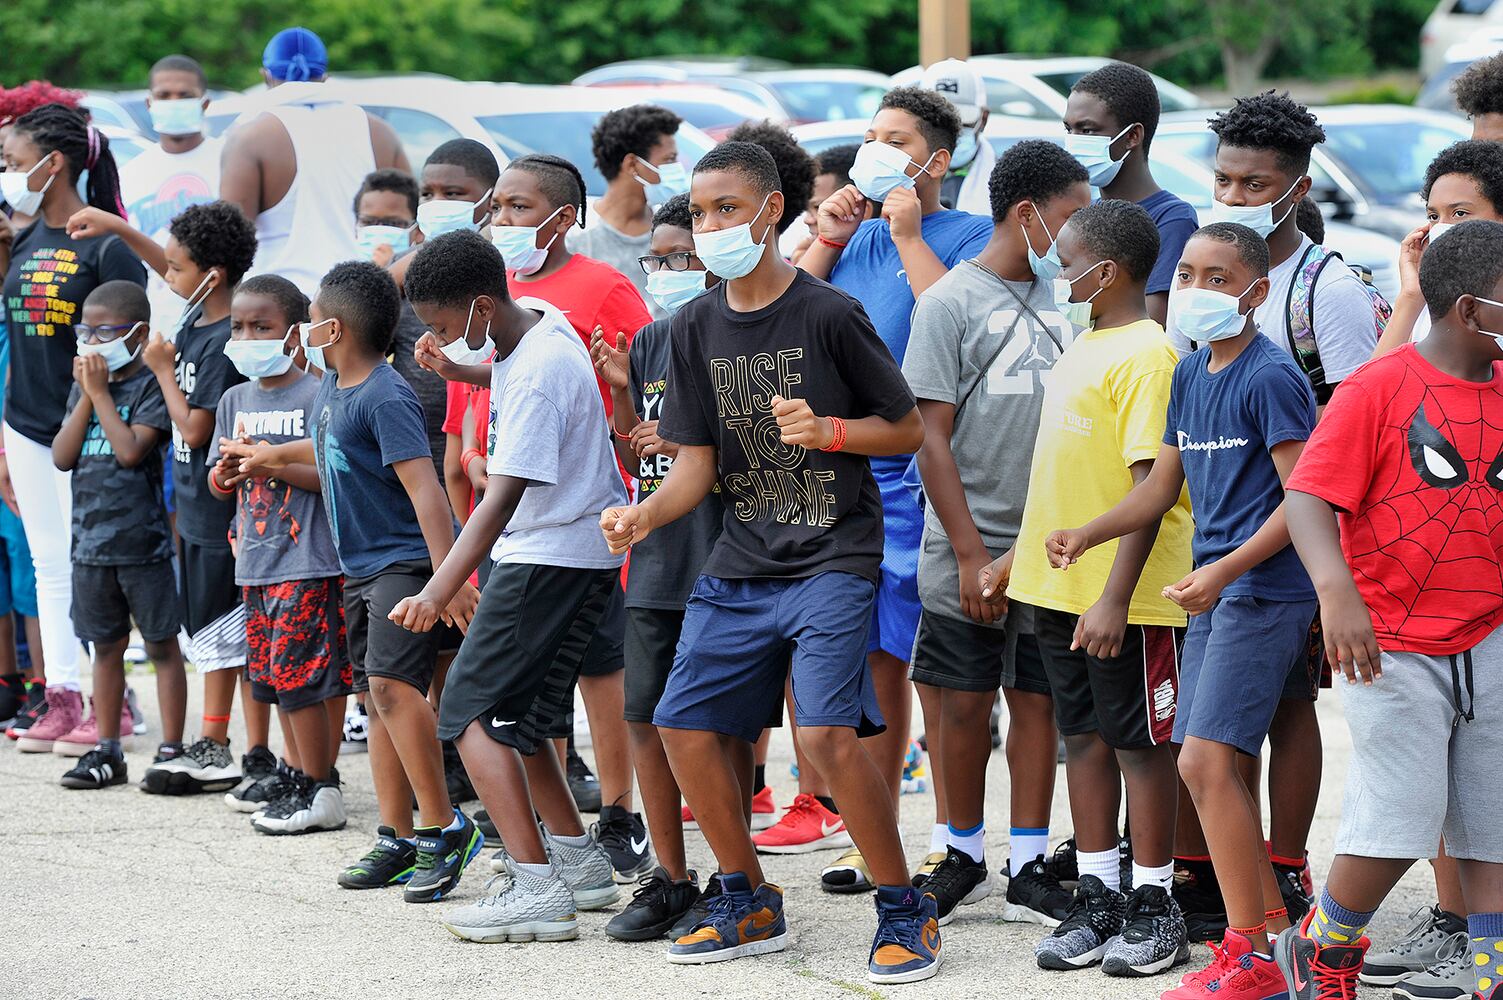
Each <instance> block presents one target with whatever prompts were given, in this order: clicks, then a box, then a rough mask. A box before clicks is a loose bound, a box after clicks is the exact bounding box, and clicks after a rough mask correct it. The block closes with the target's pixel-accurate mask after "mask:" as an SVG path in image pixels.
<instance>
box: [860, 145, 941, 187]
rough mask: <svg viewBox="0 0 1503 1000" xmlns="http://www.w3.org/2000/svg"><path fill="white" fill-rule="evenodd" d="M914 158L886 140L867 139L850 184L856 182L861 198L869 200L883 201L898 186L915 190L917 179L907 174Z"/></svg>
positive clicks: (932, 159) (926, 166) (929, 160)
mask: <svg viewBox="0 0 1503 1000" xmlns="http://www.w3.org/2000/svg"><path fill="white" fill-rule="evenodd" d="M933 162H934V157H933V156H930V157H929V159H928V160H927V161H925V163H924V165H923V166H922V167H920V168H919V169H920V170H921V171H922V170H927V169H928V167H929V164H930V163H933ZM910 165H914V161H913V158H912V157H910V156H909V155H908V154H907V153H905V152H903V151H902V150H901V149H898V148H897V147H896V146H889V145H888V144H887V143H885V142H876V141H873V142H866V143H862V144H861V148H860V149H858V150H856V162H855V163H853V164H851V175H850V176H851V183H852V184H854V185H856V190H858V191H860V192H861V194H862V197H864V198H867V199H868V200H870V201H884V200H886V198H887V196H888V195H890V194H892V192H894V191H896V190H897V189H898V188H908V189H909V190H912V189H913V186H914V185H915V184H916V183H918V179H917V178H915V177H910V176H908V167H909V166H910Z"/></svg>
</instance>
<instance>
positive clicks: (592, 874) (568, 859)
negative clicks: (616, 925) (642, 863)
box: [512, 829, 621, 910]
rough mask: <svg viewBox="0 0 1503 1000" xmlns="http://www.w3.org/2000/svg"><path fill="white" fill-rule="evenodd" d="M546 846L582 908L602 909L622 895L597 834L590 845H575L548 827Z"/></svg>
mask: <svg viewBox="0 0 1503 1000" xmlns="http://www.w3.org/2000/svg"><path fill="white" fill-rule="evenodd" d="M543 847H544V849H546V850H547V852H548V858H549V860H551V861H552V862H553V866H554V868H555V869H556V870H557V871H558V874H559V877H560V878H562V879H563V880H564V884H565V885H567V886H568V887H569V890H570V891H571V892H573V893H574V901H575V903H577V904H578V906H579V908H580V909H581V910H602V909H604V908H605V907H607V906H610V905H611V904H612V903H614V902H615V901H616V899H617V897H619V896H620V895H621V890H620V889H618V888H617V887H616V873H615V870H614V869H613V868H612V867H611V858H610V855H608V854H606V853H605V848H603V847H601V846H600V845H599V844H598V843H596V841H595V838H594V837H590V842H589V844H588V845H587V846H584V847H575V846H573V845H571V844H565V843H561V842H560V841H559V840H558V838H556V837H555V836H554V835H553V834H551V833H549V832H548V831H547V830H546V829H545V830H544V831H543ZM512 867H513V868H515V866H512Z"/></svg>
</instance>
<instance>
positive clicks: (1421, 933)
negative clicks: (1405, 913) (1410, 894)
mask: <svg viewBox="0 0 1503 1000" xmlns="http://www.w3.org/2000/svg"><path fill="white" fill-rule="evenodd" d="M1421 914H1424V916H1421ZM1409 919H1411V920H1413V921H1415V924H1414V926H1412V927H1410V928H1409V929H1408V930H1407V931H1405V932H1404V934H1403V936H1402V937H1400V938H1399V939H1398V940H1397V941H1395V942H1394V943H1393V950H1394V951H1402V950H1403V949H1404V948H1405V947H1406V946H1408V945H1418V944H1419V943H1420V942H1422V941H1424V940H1426V939H1428V938H1429V937H1430V935H1432V934H1434V933H1437V932H1438V931H1439V928H1440V908H1439V907H1429V906H1419V907H1415V909H1414V910H1412V911H1411V912H1410V914H1409Z"/></svg>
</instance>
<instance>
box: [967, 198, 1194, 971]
mask: <svg viewBox="0 0 1503 1000" xmlns="http://www.w3.org/2000/svg"><path fill="white" fill-rule="evenodd" d="M1158 246H1159V239H1158V230H1157V229H1156V228H1155V227H1154V224H1153V220H1152V219H1151V218H1150V217H1149V215H1148V213H1147V212H1145V211H1144V210H1143V209H1142V208H1139V207H1138V206H1137V205H1135V204H1133V203H1131V202H1126V201H1118V200H1105V201H1099V202H1097V203H1096V204H1094V205H1091V206H1089V207H1088V208H1084V209H1081V210H1080V211H1079V212H1077V213H1076V214H1075V215H1074V216H1072V217H1071V219H1070V221H1069V222H1068V223H1067V224H1066V225H1065V227H1064V228H1063V229H1062V230H1061V231H1060V234H1059V240H1058V244H1057V247H1058V259H1059V264H1060V268H1061V274H1060V277H1058V278H1057V279H1055V288H1056V301H1057V302H1058V303H1059V304H1060V307H1061V311H1062V312H1064V313H1065V314H1066V316H1067V317H1068V318H1069V319H1070V320H1071V321H1072V322H1073V323H1075V324H1076V325H1077V328H1078V329H1081V330H1082V332H1080V333H1078V335H1077V336H1076V338H1075V340H1074V341H1073V342H1072V343H1071V344H1070V346H1069V347H1067V348H1066V349H1065V352H1064V354H1062V355H1061V356H1060V359H1059V360H1058V361H1057V362H1055V365H1054V369H1053V371H1052V372H1051V373H1050V375H1049V378H1048V380H1047V382H1046V383H1045V388H1044V410H1043V418H1042V421H1041V423H1040V425H1039V433H1038V441H1037V444H1036V445H1035V447H1034V452H1033V469H1032V473H1031V478H1030V481H1029V489H1028V499H1027V502H1026V503H1025V504H1024V507H1023V522H1022V528H1021V530H1020V531H1019V532H1018V544H1017V548H1016V549H1015V550H1014V552H1015V559H1014V562H1013V564H1012V566H1011V580H1010V581H1008V580H1007V579H1006V576H1007V573H1006V570H1007V567H1006V566H1004V565H1002V564H1001V563H1002V560H999V561H998V562H997V563H993V564H992V565H991V566H989V567H987V569H986V570H983V580H982V589H983V593H984V594H986V595H987V596H988V597H989V598H990V599H992V600H1000V599H1001V591H1002V590H1003V587H1004V586H1005V587H1006V597H1007V599H1010V600H1015V601H1021V602H1024V603H1027V604H1031V605H1034V606H1035V607H1036V608H1037V609H1038V612H1037V622H1036V631H1037V635H1038V643H1039V650H1040V653H1041V654H1042V656H1043V660H1044V668H1045V673H1046V674H1047V676H1048V678H1049V686H1050V689H1051V691H1052V693H1053V696H1054V711H1055V717H1056V719H1057V720H1058V722H1059V731H1060V733H1061V734H1062V735H1063V736H1064V739H1065V755H1066V756H1065V773H1066V777H1067V778H1068V780H1069V783H1070V806H1071V814H1072V818H1073V820H1074V823H1075V840H1076V845H1077V847H1078V851H1079V866H1080V883H1079V886H1078V887H1077V889H1076V892H1075V898H1074V900H1073V901H1072V904H1071V908H1070V912H1069V915H1068V916H1067V917H1066V918H1065V920H1064V922H1063V923H1061V924H1060V925H1059V927H1058V928H1056V929H1055V931H1054V932H1053V933H1052V934H1050V936H1049V937H1046V938H1044V939H1043V940H1042V941H1040V942H1039V944H1038V945H1037V946H1036V947H1035V949H1034V954H1035V957H1036V958H1037V959H1038V963H1039V966H1040V967H1041V968H1045V969H1078V968H1083V967H1085V966H1088V965H1094V964H1096V963H1097V962H1100V963H1102V968H1103V971H1105V972H1106V973H1107V974H1108V975H1120V976H1141V975H1152V974H1155V973H1159V972H1164V971H1166V970H1168V969H1170V968H1172V967H1173V966H1175V965H1178V964H1180V963H1182V962H1185V961H1188V960H1189V956H1190V949H1189V945H1188V943H1187V940H1186V935H1185V923H1184V919H1183V917H1182V916H1181V915H1180V912H1179V908H1178V906H1176V904H1175V903H1174V900H1173V898H1172V897H1171V896H1170V892H1169V890H1170V885H1171V881H1172V878H1173V872H1174V866H1173V860H1172V850H1173V846H1174V819H1175V807H1176V800H1177V795H1178V786H1177V784H1176V778H1175V768H1174V757H1173V755H1172V752H1171V750H1170V743H1169V738H1170V735H1171V732H1172V730H1173V726H1174V709H1175V701H1176V698H1177V696H1178V685H1179V670H1178V662H1177V661H1178V649H1179V642H1180V638H1181V632H1182V630H1183V628H1184V625H1185V613H1184V612H1183V611H1182V610H1180V608H1179V607H1178V606H1176V605H1175V604H1173V603H1172V602H1171V601H1169V600H1168V599H1167V598H1165V597H1164V596H1162V592H1163V590H1164V588H1165V587H1168V586H1170V585H1171V584H1174V583H1177V582H1178V581H1180V580H1181V579H1183V578H1184V576H1185V574H1186V573H1188V572H1189V571H1190V535H1191V523H1190V505H1189V499H1188V496H1187V495H1186V494H1185V493H1184V492H1183V491H1181V495H1180V499H1179V502H1178V503H1177V504H1176V505H1175V506H1174V508H1173V509H1172V510H1170V512H1169V514H1168V515H1167V516H1166V517H1165V518H1164V520H1163V523H1162V525H1161V526H1159V527H1158V528H1157V529H1155V528H1148V529H1145V530H1143V531H1139V532H1134V533H1133V534H1130V535H1126V536H1124V537H1123V538H1122V539H1121V540H1120V541H1119V542H1116V543H1111V544H1107V545H1103V546H1101V547H1100V548H1097V549H1093V550H1091V551H1090V552H1089V553H1087V554H1085V556H1083V557H1082V558H1081V560H1080V561H1079V562H1078V563H1075V564H1073V565H1071V567H1070V569H1069V571H1068V572H1065V573H1061V572H1059V571H1058V570H1054V569H1051V568H1050V565H1049V560H1048V557H1047V555H1046V553H1045V549H1044V538H1045V536H1046V535H1047V534H1048V532H1049V530H1050V529H1051V527H1052V526H1053V525H1055V524H1061V523H1070V524H1074V523H1085V521H1088V520H1090V519H1092V518H1095V517H1096V516H1097V515H1099V514H1102V513H1105V512H1106V511H1107V510H1110V509H1111V508H1112V507H1113V506H1115V505H1116V504H1117V503H1118V502H1119V501H1120V500H1121V499H1122V498H1123V497H1124V496H1126V495H1127V493H1128V491H1130V490H1131V489H1132V488H1133V486H1134V485H1135V484H1136V483H1139V482H1142V481H1143V480H1144V479H1145V478H1146V477H1147V475H1148V470H1149V469H1150V468H1151V467H1152V465H1153V458H1154V456H1156V455H1157V454H1158V451H1159V444H1160V442H1161V441H1162V440H1163V436H1164V421H1165V414H1166V411H1167V407H1168V403H1169V385H1170V380H1171V377H1172V376H1173V373H1174V364H1175V361H1176V357H1175V353H1174V349H1173V348H1172V347H1171V346H1170V345H1169V339H1168V337H1167V336H1166V335H1165V333H1164V329H1163V327H1161V326H1159V324H1158V323H1156V322H1154V321H1153V320H1152V319H1150V318H1149V317H1148V310H1147V305H1146V303H1145V299H1144V285H1145V283H1146V282H1147V280H1148V276H1149V273H1150V272H1151V271H1152V270H1153V265H1154V260H1155V259H1156V257H1157V254H1158ZM1048 256H1050V255H1048V254H1046V255H1045V257H1046V258H1047V257H1048ZM1004 558H1005V557H1004ZM1114 757H1115V759H1114ZM1119 768H1120V774H1121V776H1122V778H1123V779H1125V780H1126V784H1127V797H1128V802H1129V804H1130V806H1131V830H1130V831H1129V832H1130V834H1131V837H1132V850H1133V865H1132V888H1131V889H1130V890H1129V892H1128V894H1127V895H1124V893H1123V891H1122V890H1123V889H1124V888H1125V887H1124V886H1123V885H1122V881H1123V880H1122V878H1121V875H1120V868H1119V853H1118V837H1117V811H1118V806H1119V799H1120V794H1119V788H1120V784H1119V778H1118V773H1119Z"/></svg>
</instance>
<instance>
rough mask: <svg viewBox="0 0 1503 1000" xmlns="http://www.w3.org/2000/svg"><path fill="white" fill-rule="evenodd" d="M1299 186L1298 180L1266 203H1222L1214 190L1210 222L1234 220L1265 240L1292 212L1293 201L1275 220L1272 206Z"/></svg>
mask: <svg viewBox="0 0 1503 1000" xmlns="http://www.w3.org/2000/svg"><path fill="white" fill-rule="evenodd" d="M1297 187H1299V181H1295V182H1294V187H1291V188H1290V189H1289V190H1288V191H1285V192H1284V193H1283V194H1281V195H1279V196H1278V197H1277V198H1275V199H1274V200H1273V201H1270V202H1269V203H1268V204H1266V205H1223V204H1222V203H1221V202H1219V201H1217V200H1216V195H1215V192H1212V194H1211V222H1235V223H1237V224H1238V225H1241V226H1246V227H1247V228H1248V229H1251V230H1252V231H1253V232H1255V233H1257V234H1258V235H1259V236H1261V237H1263V238H1264V239H1265V240H1266V239H1268V237H1269V235H1270V234H1271V233H1272V232H1273V231H1274V230H1275V229H1277V228H1279V227H1280V226H1282V225H1283V224H1284V220H1285V219H1287V218H1289V216H1290V215H1291V214H1293V212H1294V206H1295V202H1290V203H1289V208H1288V210H1286V211H1285V212H1284V214H1283V215H1281V216H1279V217H1278V220H1277V221H1275V220H1274V217H1273V206H1275V205H1277V204H1278V203H1279V202H1281V201H1283V200H1284V199H1285V198H1287V197H1289V196H1290V195H1291V194H1293V193H1294V188H1297Z"/></svg>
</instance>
